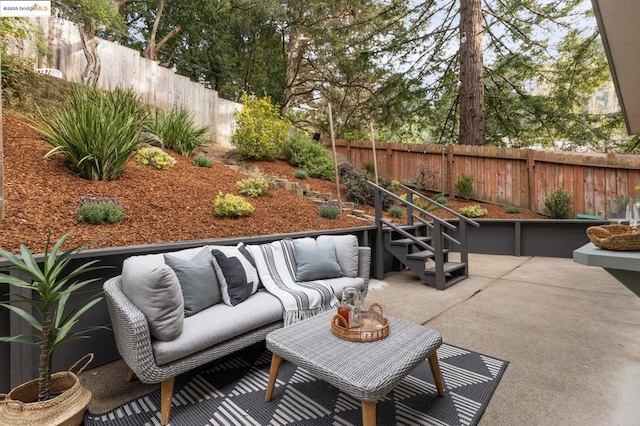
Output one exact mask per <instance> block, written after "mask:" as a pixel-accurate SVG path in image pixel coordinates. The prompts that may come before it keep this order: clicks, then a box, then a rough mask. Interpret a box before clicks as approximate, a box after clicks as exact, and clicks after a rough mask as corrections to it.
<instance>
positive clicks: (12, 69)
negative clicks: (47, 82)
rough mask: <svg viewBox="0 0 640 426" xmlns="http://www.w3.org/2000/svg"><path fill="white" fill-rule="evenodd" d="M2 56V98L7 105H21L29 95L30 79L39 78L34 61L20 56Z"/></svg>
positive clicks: (0, 52) (5, 54)
mask: <svg viewBox="0 0 640 426" xmlns="http://www.w3.org/2000/svg"><path fill="white" fill-rule="evenodd" d="M3 50H4V49H0V55H2V58H1V59H2V96H3V99H2V101H3V103H5V104H7V105H12V104H19V103H20V102H21V101H22V100H23V99H24V97H25V95H26V94H27V93H28V89H29V84H28V81H29V80H28V79H29V78H37V74H36V72H35V71H34V70H33V60H31V59H27V58H25V57H22V56H18V55H11V54H7V53H4V51H3Z"/></svg>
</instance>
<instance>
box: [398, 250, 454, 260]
mask: <svg viewBox="0 0 640 426" xmlns="http://www.w3.org/2000/svg"><path fill="white" fill-rule="evenodd" d="M442 253H443V254H444V255H446V254H447V253H449V249H444V250H442ZM433 256H434V254H433V252H432V251H431V250H422V251H417V252H415V253H409V254H408V255H407V259H416V260H424V259H430V258H432V257H433Z"/></svg>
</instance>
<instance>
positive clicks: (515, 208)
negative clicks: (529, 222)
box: [504, 206, 520, 214]
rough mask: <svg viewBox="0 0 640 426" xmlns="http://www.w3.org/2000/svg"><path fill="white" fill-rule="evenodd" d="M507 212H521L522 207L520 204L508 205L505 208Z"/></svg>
mask: <svg viewBox="0 0 640 426" xmlns="http://www.w3.org/2000/svg"><path fill="white" fill-rule="evenodd" d="M504 212H505V213H509V214H518V213H520V207H518V206H507V208H505V209H504Z"/></svg>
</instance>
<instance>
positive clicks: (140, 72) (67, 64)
mask: <svg viewBox="0 0 640 426" xmlns="http://www.w3.org/2000/svg"><path fill="white" fill-rule="evenodd" d="M33 21H34V22H35V23H36V24H37V26H38V28H39V29H40V31H41V32H42V34H43V35H44V38H45V39H46V40H47V42H48V45H49V49H50V50H51V52H52V56H51V57H43V56H40V55H38V53H37V50H36V48H35V45H34V43H32V42H31V41H30V40H22V41H20V42H18V43H17V44H14V45H11V46H8V51H9V53H13V54H20V55H22V56H26V57H31V58H33V59H34V63H35V66H36V68H56V69H58V70H60V71H62V73H63V75H64V78H65V79H66V80H68V81H73V82H81V81H82V78H81V75H82V72H83V70H84V68H85V66H86V63H87V62H86V59H85V56H84V53H83V50H82V41H81V39H80V33H79V31H78V27H77V25H75V24H73V23H72V22H69V21H66V20H63V19H56V18H53V17H52V18H34V19H33ZM98 55H99V57H100V63H101V72H100V78H99V79H98V86H99V87H101V88H103V89H111V88H114V87H118V86H119V87H130V88H132V89H133V90H134V91H135V92H136V93H137V94H138V95H139V96H140V97H141V99H142V101H143V102H145V103H147V104H149V105H154V106H157V107H160V108H165V109H171V108H181V107H183V108H186V109H187V110H189V111H190V112H191V113H192V114H193V117H194V121H195V123H196V124H198V125H200V126H209V138H210V139H211V141H212V142H214V143H216V144H218V145H220V146H222V147H224V148H231V144H230V141H231V135H232V134H233V131H234V130H235V120H234V117H233V113H234V111H235V110H236V109H238V108H241V107H242V105H241V104H239V103H236V102H232V101H229V100H225V99H221V98H219V97H218V92H216V91H215V90H211V89H208V88H206V87H205V86H204V85H202V84H199V83H195V82H193V81H191V80H190V79H189V78H188V77H185V76H181V75H178V74H176V73H175V72H174V71H172V70H171V69H169V68H164V67H161V66H160V65H158V62H156V61H152V60H150V59H146V58H143V57H141V56H140V52H138V51H137V50H133V49H129V48H127V47H124V46H121V45H119V44H116V43H113V42H110V41H106V40H100V43H99V45H98Z"/></svg>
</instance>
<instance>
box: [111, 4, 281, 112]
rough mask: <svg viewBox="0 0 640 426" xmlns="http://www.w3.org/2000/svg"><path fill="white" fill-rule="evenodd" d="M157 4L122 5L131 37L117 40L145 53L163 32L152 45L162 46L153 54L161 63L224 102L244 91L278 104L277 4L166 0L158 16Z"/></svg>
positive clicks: (279, 17)
mask: <svg viewBox="0 0 640 426" xmlns="http://www.w3.org/2000/svg"><path fill="white" fill-rule="evenodd" d="M157 6H158V4H157V3H155V2H154V3H147V2H141V1H132V2H130V3H127V4H126V5H125V6H124V8H123V9H122V11H123V13H124V14H125V15H126V17H127V21H128V22H129V23H130V26H131V28H132V32H134V33H136V36H135V37H134V38H129V37H128V36H124V37H121V38H120V42H122V43H123V44H125V45H127V46H130V47H132V48H136V49H139V50H140V51H151V50H153V46H152V45H153V40H154V37H155V36H154V31H155V34H165V36H164V37H163V39H162V40H161V41H160V42H159V43H158V44H157V45H156V46H155V47H156V48H157V47H161V46H160V44H161V43H162V42H163V41H164V42H165V44H164V47H163V48H162V50H157V52H156V54H157V56H156V59H157V60H159V61H160V62H161V63H162V64H164V65H166V66H171V67H175V69H176V71H177V72H178V73H179V74H182V75H186V76H188V77H190V78H191V79H192V80H194V81H198V82H201V83H203V84H205V85H207V86H209V87H211V88H212V89H215V90H217V91H218V92H219V94H220V96H222V97H224V98H227V99H233V100H239V99H240V98H241V95H242V92H243V91H247V92H251V93H257V94H260V95H264V94H266V95H268V96H270V97H271V98H272V99H273V100H274V101H276V102H278V103H280V101H281V99H282V85H283V81H284V64H283V60H282V58H281V57H280V56H279V52H280V51H281V38H280V32H279V29H278V28H279V25H280V24H281V22H282V17H283V16H284V13H283V11H284V9H283V8H282V4H281V3H280V2H279V1H277V0H266V1H260V0H203V1H200V2H182V1H176V0H174V1H168V0H167V1H166V2H165V3H164V8H163V9H162V11H161V13H159V11H160V9H159V8H158V7H157ZM160 15H161V16H162V19H158V17H159V16H160ZM177 28H180V32H179V33H178V31H177ZM169 35H171V37H168V36H169Z"/></svg>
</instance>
